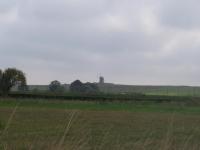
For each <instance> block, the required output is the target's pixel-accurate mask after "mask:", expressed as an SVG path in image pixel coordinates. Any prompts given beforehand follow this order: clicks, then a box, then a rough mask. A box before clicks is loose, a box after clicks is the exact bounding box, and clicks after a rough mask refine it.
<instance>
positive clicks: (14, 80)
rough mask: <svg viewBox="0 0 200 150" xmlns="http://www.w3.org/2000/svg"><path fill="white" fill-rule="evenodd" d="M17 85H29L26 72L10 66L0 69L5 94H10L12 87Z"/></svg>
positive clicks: (1, 86) (2, 90) (1, 88)
mask: <svg viewBox="0 0 200 150" xmlns="http://www.w3.org/2000/svg"><path fill="white" fill-rule="evenodd" d="M15 85H19V86H22V87H26V86H27V85H26V77H25V74H24V73H23V72H22V71H21V70H18V69H16V68H8V69H6V70H4V71H0V91H1V92H2V93H3V94H8V92H9V91H10V89H11V88H12V87H13V86H15Z"/></svg>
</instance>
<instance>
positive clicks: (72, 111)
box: [0, 98, 200, 150]
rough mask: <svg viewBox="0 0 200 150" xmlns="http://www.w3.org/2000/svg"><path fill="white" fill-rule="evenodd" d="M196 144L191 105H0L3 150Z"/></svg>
mask: <svg viewBox="0 0 200 150" xmlns="http://www.w3.org/2000/svg"><path fill="white" fill-rule="evenodd" d="M199 141H200V108H199V107H198V106H195V105H194V106H186V105H180V104H174V103H152V102H143V103H141V102H140V103H138V102H126V103H121V102H112V103H111V102H91V101H90V102H87V101H85V102H81V101H58V100H57V101H55V100H48V101H47V100H42V99H40V100H33V99H23V100H20V99H17V100H16V99H8V98H7V99H3V98H1V100H0V149H3V150H4V149H8V150H10V149H11V150H12V149H17V150H18V149H19V150H23V149H24V150H26V149H34V150H40V149H41V150H44V149H52V150H55V149H58V150H60V149H66V150H95V149H96V150H101V149H104V150H114V149H115V150H116V149H117V150H127V149H136V150H158V149H163V150H176V149H178V150H184V149H185V150H190V149H191V150H198V149H199V148H200V143H199Z"/></svg>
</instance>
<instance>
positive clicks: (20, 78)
mask: <svg viewBox="0 0 200 150" xmlns="http://www.w3.org/2000/svg"><path fill="white" fill-rule="evenodd" d="M16 85H17V86H18V90H20V91H25V90H27V89H28V88H27V83H26V76H25V74H24V73H23V72H22V71H21V70H18V69H16V68H7V69H5V70H4V71H2V70H1V69H0V94H3V95H7V94H8V93H9V91H10V90H11V88H12V87H13V86H16ZM49 90H50V91H51V92H64V90H65V88H64V87H63V86H62V84H61V83H60V82H59V81H57V80H55V81H52V82H51V83H50V85H49ZM69 90H70V92H72V93H97V92H99V88H98V86H97V84H95V83H89V82H87V83H82V82H81V81H80V80H76V81H74V82H72V83H71V85H70V87H69Z"/></svg>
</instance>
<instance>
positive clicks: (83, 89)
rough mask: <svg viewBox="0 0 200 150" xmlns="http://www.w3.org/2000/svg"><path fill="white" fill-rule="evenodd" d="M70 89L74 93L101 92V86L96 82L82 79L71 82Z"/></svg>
mask: <svg viewBox="0 0 200 150" xmlns="http://www.w3.org/2000/svg"><path fill="white" fill-rule="evenodd" d="M70 91H71V92H73V93H87V94H93V93H97V92H99V88H98V86H97V85H96V84H94V83H89V82H87V83H85V84H84V83H82V82H81V81H80V80H76V81H74V82H72V83H71V85H70Z"/></svg>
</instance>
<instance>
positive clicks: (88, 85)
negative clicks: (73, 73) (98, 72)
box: [84, 82, 99, 94]
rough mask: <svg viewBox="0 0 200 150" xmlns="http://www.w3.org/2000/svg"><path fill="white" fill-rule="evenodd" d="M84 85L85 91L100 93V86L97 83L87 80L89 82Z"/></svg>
mask: <svg viewBox="0 0 200 150" xmlns="http://www.w3.org/2000/svg"><path fill="white" fill-rule="evenodd" d="M84 86H85V92H86V93H89V94H90V93H91V94H94V93H98V92H99V87H98V86H97V84H95V83H89V82H87V83H85V84H84Z"/></svg>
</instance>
